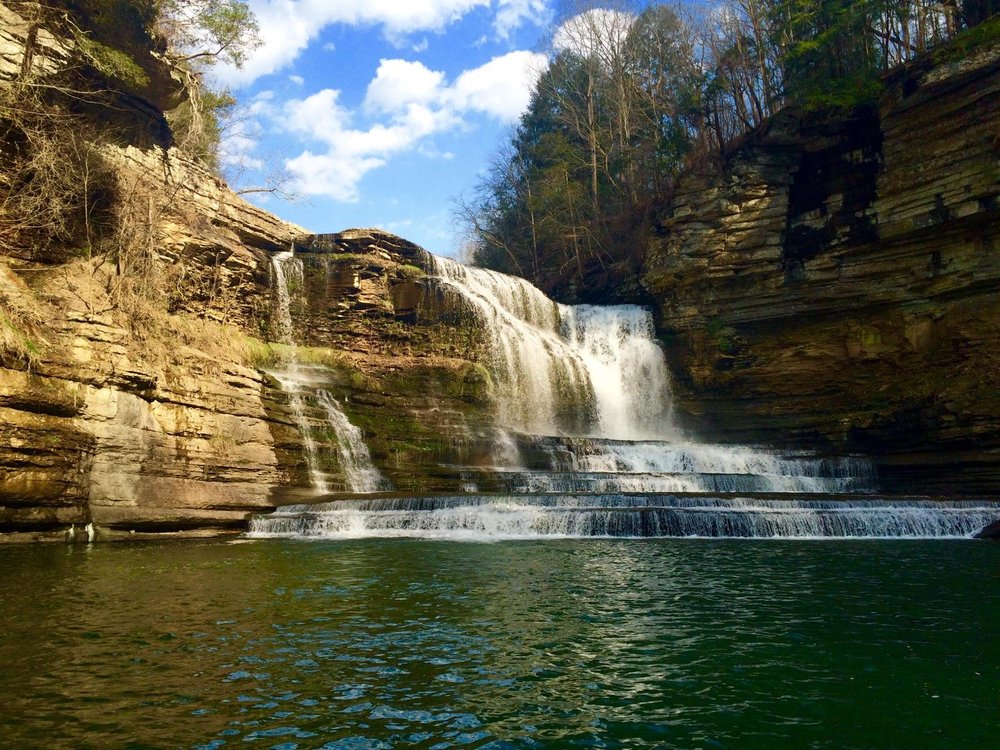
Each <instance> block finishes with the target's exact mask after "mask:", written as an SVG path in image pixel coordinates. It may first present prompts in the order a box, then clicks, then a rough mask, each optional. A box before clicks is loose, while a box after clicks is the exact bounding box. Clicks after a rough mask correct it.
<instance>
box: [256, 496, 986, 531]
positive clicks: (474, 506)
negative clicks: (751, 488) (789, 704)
mask: <svg viewBox="0 0 1000 750" xmlns="http://www.w3.org/2000/svg"><path fill="white" fill-rule="evenodd" d="M998 515H1000V503H997V502H986V501H965V502H961V501H955V502H938V501H928V500H921V499H902V498H901V499H896V500H867V499H858V498H850V499H827V498H820V499H817V498H807V499H791V500H779V499H775V498H769V497H718V496H703V497H686V496H677V495H667V494H660V495H623V494H618V495H601V496H573V495H557V496H541V497H525V496H519V495H506V496H490V497H484V496H479V497H461V496H459V497H430V498H388V499H373V500H364V501H344V502H338V503H328V504H324V505H319V506H309V507H307V506H289V507H287V508H282V509H280V510H279V511H277V512H276V513H274V514H273V515H270V516H258V517H256V518H254V519H253V520H252V521H251V527H250V534H251V536H254V537H258V538H262V537H297V538H312V539H343V538H358V537H432V538H453V539H466V540H484V541H488V540H498V539H533V538H543V539H544V538H559V537H563V538H565V537H735V538H774V537H780V538H791V539H810V538H890V537H891V538H968V537H971V536H972V535H974V534H975V533H977V532H978V531H980V530H981V529H983V528H984V527H985V526H987V525H988V524H990V523H992V522H993V521H995V520H996V518H997V517H998Z"/></svg>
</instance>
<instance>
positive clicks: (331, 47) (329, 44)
mask: <svg viewBox="0 0 1000 750" xmlns="http://www.w3.org/2000/svg"><path fill="white" fill-rule="evenodd" d="M323 51H324V52H336V51H337V45H336V44H334V43H333V42H327V43H326V44H324V45H323Z"/></svg>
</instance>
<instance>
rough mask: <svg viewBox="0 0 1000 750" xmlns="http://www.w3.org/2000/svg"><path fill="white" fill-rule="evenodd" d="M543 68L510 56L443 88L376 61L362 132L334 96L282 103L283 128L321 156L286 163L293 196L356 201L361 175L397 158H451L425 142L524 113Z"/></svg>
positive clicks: (525, 56) (433, 78)
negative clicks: (471, 120)
mask: <svg viewBox="0 0 1000 750" xmlns="http://www.w3.org/2000/svg"><path fill="white" fill-rule="evenodd" d="M544 62H545V58H544V56H542V55H539V54H536V53H531V52H523V51H519V52H511V53H508V54H506V55H502V56H500V57H496V58H493V59H492V60H490V61H489V62H487V63H486V64H484V65H482V66H480V67H478V68H475V69H472V70H468V71H465V72H464V73H462V74H461V75H460V76H458V77H457V78H456V79H455V81H454V82H453V83H448V81H447V79H446V76H445V75H444V73H442V72H440V71H434V70H431V69H429V68H428V67H427V66H425V65H424V64H423V63H420V62H411V61H406V60H382V61H381V63H380V65H379V68H378V71H377V72H376V74H375V78H374V79H372V81H371V83H370V84H369V85H368V90H367V93H366V95H365V100H364V103H363V105H362V107H361V113H363V114H365V115H367V116H368V118H370V119H373V120H374V122H373V123H371V124H369V125H368V126H367V127H358V126H357V125H356V124H355V116H356V113H354V112H351V111H350V110H349V109H348V108H346V107H344V106H343V105H342V104H341V102H340V92H339V91H336V90H334V89H324V90H323V91H320V92H318V93H316V94H313V95H312V96H309V97H307V98H305V99H296V100H292V101H290V102H288V103H287V104H286V105H285V107H284V109H283V110H282V112H281V115H280V120H281V122H283V123H284V127H285V128H286V129H287V130H289V131H292V132H294V133H296V134H298V135H300V136H302V137H303V138H305V139H307V140H309V141H312V142H314V143H317V144H322V147H323V149H325V150H323V151H322V152H320V151H318V150H312V149H310V150H308V151H305V152H304V153H302V154H301V155H300V156H298V157H296V158H294V159H291V160H290V161H288V162H287V163H286V166H287V168H288V170H289V171H290V172H291V173H292V174H293V175H294V176H295V177H296V181H297V184H296V186H295V189H296V190H297V191H298V192H301V193H304V194H308V195H325V196H328V197H330V198H333V199H334V200H338V201H345V202H350V201H355V200H357V199H358V186H359V184H360V182H361V180H362V178H363V177H364V176H365V174H367V173H368V172H370V171H372V170H373V169H378V168H379V167H382V166H385V165H386V164H387V163H388V161H389V159H390V158H392V157H393V156H395V155H398V154H400V153H403V152H407V151H412V150H415V151H417V152H418V153H421V154H423V155H425V156H433V157H436V158H449V157H450V153H449V152H447V151H440V150H438V149H437V148H436V147H435V146H434V145H433V144H429V143H427V140H428V139H430V138H431V137H432V136H434V135H437V134H440V133H444V132H446V131H448V130H451V129H453V128H456V127H460V126H463V125H466V124H467V122H466V119H465V118H467V117H468V116H469V115H470V114H473V113H478V114H484V115H487V116H489V117H493V118H496V119H498V120H501V121H504V122H510V121H513V120H515V119H516V118H517V117H518V116H519V115H520V113H521V112H522V111H523V110H524V109H525V107H526V106H527V104H528V102H529V100H530V97H531V91H532V89H533V88H534V84H535V82H536V81H537V77H538V75H540V73H541V71H542V68H543V65H544ZM361 113H358V114H361Z"/></svg>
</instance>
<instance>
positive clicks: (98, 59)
mask: <svg viewBox="0 0 1000 750" xmlns="http://www.w3.org/2000/svg"><path fill="white" fill-rule="evenodd" d="M74 36H75V37H76V43H77V46H78V47H79V49H80V51H81V52H82V53H83V54H84V56H85V57H86V58H87V60H89V61H90V64H91V65H93V66H94V68H96V69H97V71H98V72H100V73H103V74H104V75H106V76H108V77H109V78H116V79H117V80H119V81H121V82H122V83H125V84H127V85H129V86H133V87H135V88H144V87H146V86H148V85H149V76H147V75H146V72H145V71H144V70H143V69H142V68H140V67H139V65H138V64H137V63H136V62H135V60H133V59H132V58H131V57H129V56H128V55H127V54H125V53H124V52H122V51H120V50H117V49H114V48H113V47H109V46H107V45H106V44H101V43H100V42H98V41H95V40H93V39H91V38H90V37H89V36H87V35H86V34H84V33H83V32H80V31H77V32H75V33H74Z"/></svg>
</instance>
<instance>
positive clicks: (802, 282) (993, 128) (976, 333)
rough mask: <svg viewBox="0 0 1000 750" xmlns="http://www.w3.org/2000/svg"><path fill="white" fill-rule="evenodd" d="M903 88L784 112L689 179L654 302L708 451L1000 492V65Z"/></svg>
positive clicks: (656, 242) (984, 55) (949, 71)
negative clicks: (846, 103)
mask: <svg viewBox="0 0 1000 750" xmlns="http://www.w3.org/2000/svg"><path fill="white" fill-rule="evenodd" d="M887 84H888V85H887V93H886V95H885V96H884V97H883V100H882V102H881V104H880V106H879V107H878V108H877V109H875V110H871V111H867V112H860V113H855V115H853V116H852V117H850V118H843V119H824V120H820V119H818V118H816V117H815V116H809V115H807V114H805V113H801V112H795V111H785V112H782V113H780V114H779V115H778V116H777V117H775V118H773V119H772V120H771V121H769V122H768V123H766V125H765V126H764V127H763V128H762V129H761V130H760V131H759V132H757V133H754V134H753V135H751V136H750V137H749V138H748V139H747V140H746V141H745V142H743V143H742V144H740V145H739V146H738V147H736V148H734V149H733V150H732V152H731V153H729V154H727V155H726V156H725V157H724V158H722V159H719V160H716V161H714V162H712V163H709V164H707V165H705V166H704V167H703V168H701V169H699V170H697V171H695V172H693V173H692V174H689V175H687V176H686V177H685V178H683V179H682V181H681V183H680V186H679V188H678V191H677V194H676V196H675V197H674V199H673V201H672V203H671V205H670V206H669V207H668V208H667V209H666V210H665V211H664V212H663V213H662V214H661V215H660V217H659V223H658V227H657V231H656V233H655V236H653V237H652V238H651V240H650V242H649V246H648V248H647V253H646V256H645V265H644V283H645V286H646V289H647V290H648V291H649V292H650V294H651V296H652V298H653V299H654V300H655V303H656V307H657V317H658V323H659V326H660V329H661V332H662V334H663V337H664V340H665V341H666V342H667V345H668V348H669V350H670V354H669V359H670V360H671V363H672V365H673V368H674V370H675V374H676V378H677V381H678V387H677V395H678V398H679V403H678V407H679V409H680V411H682V412H683V413H685V414H686V418H687V421H688V423H689V424H690V425H691V426H692V427H694V428H695V429H696V430H698V431H700V432H701V433H702V434H704V435H707V436H712V437H714V438H716V439H725V440H741V441H750V442H762V443H769V444H775V445H790V444H791V445H803V446H808V447H812V448H817V447H818V448H820V449H823V448H826V449H828V450H831V451H836V452H839V451H845V450H847V451H861V452H865V453H870V454H872V455H874V456H875V457H876V459H877V461H878V464H879V469H880V473H881V478H882V481H883V484H884V485H885V486H886V487H887V488H890V489H896V490H906V491H916V492H977V491H987V492H994V493H995V492H997V491H1000V354H998V351H1000V302H998V300H1000V296H998V293H1000V254H998V248H1000V198H998V196H1000V130H998V123H1000V46H996V45H995V46H992V47H988V48H985V49H982V50H980V51H979V52H977V53H976V54H975V55H973V56H971V57H968V58H966V59H964V60H963V61H961V62H951V63H949V62H943V63H940V62H936V61H935V60H934V59H932V58H928V59H925V60H922V61H920V62H918V63H916V64H913V65H911V66H909V67H907V68H904V69H902V70H899V71H897V72H896V73H894V74H893V75H892V77H891V78H889V79H888V80H887Z"/></svg>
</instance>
